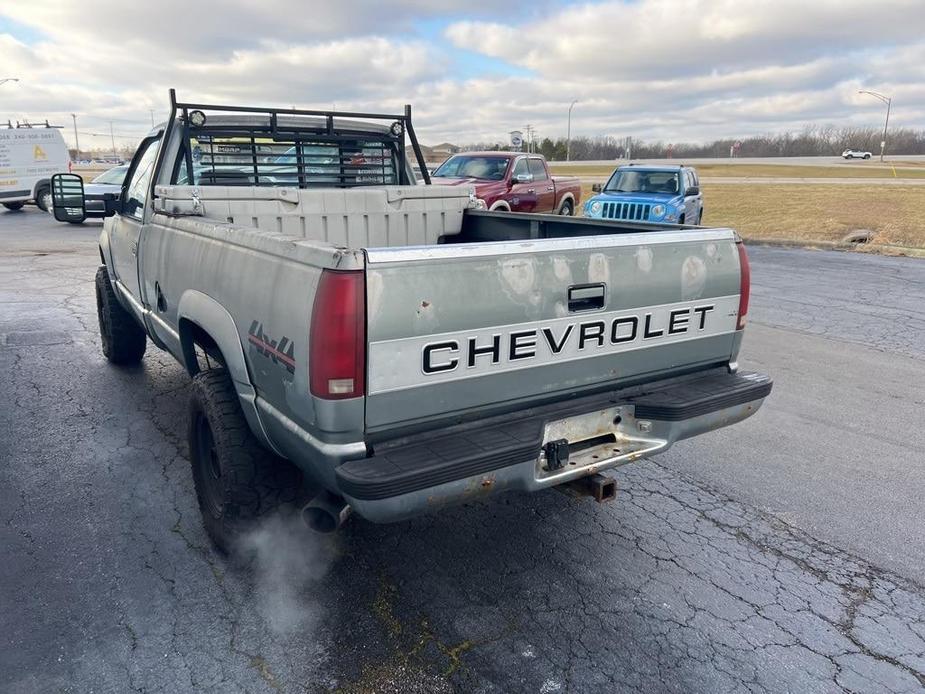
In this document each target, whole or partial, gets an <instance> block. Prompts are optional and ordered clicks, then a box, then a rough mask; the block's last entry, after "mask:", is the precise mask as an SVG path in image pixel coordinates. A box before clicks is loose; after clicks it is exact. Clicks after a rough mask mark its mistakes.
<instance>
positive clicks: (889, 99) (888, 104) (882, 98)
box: [858, 89, 893, 161]
mask: <svg viewBox="0 0 925 694" xmlns="http://www.w3.org/2000/svg"><path fill="white" fill-rule="evenodd" d="M858 94H870V95H871V96H872V97H874V98H875V99H880V101H882V102H883V103H885V104H886V121H885V122H884V123H883V139H882V140H880V161H883V151H884V150H885V149H886V129H887V128H888V127H889V125H890V107H891V106H892V105H893V97H891V96H885V95H883V94H878V93H877V92H872V91H868V90H867V89H858Z"/></svg>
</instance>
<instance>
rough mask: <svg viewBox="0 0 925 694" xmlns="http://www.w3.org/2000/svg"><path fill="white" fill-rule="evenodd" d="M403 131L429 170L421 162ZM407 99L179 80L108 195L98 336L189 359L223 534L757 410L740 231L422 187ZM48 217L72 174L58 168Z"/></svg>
mask: <svg viewBox="0 0 925 694" xmlns="http://www.w3.org/2000/svg"><path fill="white" fill-rule="evenodd" d="M406 153H408V154H409V156H410V154H411V153H413V154H414V156H415V158H416V159H417V163H418V165H419V166H420V167H421V171H422V172H423V176H424V178H425V180H424V181H423V183H424V185H421V184H419V183H418V182H417V181H416V180H415V177H414V173H413V169H412V167H411V166H410V164H409V162H408V158H407V157H406ZM428 183H429V180H428V179H427V169H426V165H425V164H424V161H423V158H422V157H421V155H420V148H419V147H418V144H417V141H416V139H415V137H414V130H413V127H412V123H411V111H410V107H406V108H405V111H404V113H399V114H391V115H389V114H367V113H333V112H318V111H286V110H277V109H270V108H244V107H233V106H217V105H201V104H192V103H178V102H177V101H176V98H175V96H174V95H173V92H171V112H170V116H169V118H168V120H167V122H166V123H165V124H164V125H162V126H159V127H156V128H154V129H153V130H152V131H151V132H150V133H149V135H148V136H147V137H146V138H145V139H144V140H143V141H142V143H141V145H140V146H139V148H138V151H137V152H136V154H135V157H134V159H133V161H132V163H131V167H130V170H129V172H128V175H127V176H126V179H125V184H124V186H123V188H122V192H121V195H113V196H112V197H111V199H107V200H106V206H107V207H106V210H107V211H106V214H107V215H109V216H108V217H107V219H106V220H105V223H104V227H103V232H102V234H101V236H100V268H99V271H98V273H97V277H96V292H97V302H98V308H99V319H100V333H101V339H102V344H103V352H104V354H105V355H106V357H107V358H108V359H109V360H110V361H111V362H113V363H116V364H137V363H138V362H139V361H141V360H142V357H143V355H144V353H145V349H146V345H147V343H148V341H150V342H151V343H153V344H154V345H156V346H157V347H159V348H161V349H164V350H167V351H168V352H169V353H170V354H172V355H173V356H174V357H175V358H176V359H177V360H178V361H179V362H180V363H181V364H182V365H183V366H184V367H185V368H186V370H187V371H188V372H189V374H190V376H191V377H192V379H193V388H192V396H191V404H190V409H189V423H188V430H189V449H190V459H191V463H192V471H193V479H194V481H195V486H196V493H197V496H198V499H199V504H200V508H201V510H202V514H203V519H204V522H205V527H206V530H207V531H208V533H209V535H210V537H211V538H212V539H213V541H215V543H216V544H217V545H218V546H219V547H220V548H222V549H225V550H228V549H230V548H232V547H233V542H234V538H235V536H236V535H237V534H238V533H239V532H240V531H241V530H242V529H244V528H246V527H247V526H248V525H250V524H251V523H253V522H254V521H255V520H256V519H258V518H260V517H261V516H263V515H265V514H267V513H271V512H273V511H275V510H276V509H278V508H279V507H280V506H281V505H284V504H289V505H291V504H299V505H300V506H301V507H302V512H303V516H304V517H305V519H306V521H307V522H308V523H309V524H310V525H311V526H312V527H314V528H315V529H318V530H333V529H336V528H337V527H339V526H340V525H341V523H342V522H343V521H344V519H345V518H346V517H347V515H348V513H349V512H350V511H351V510H352V511H353V512H355V513H357V514H358V515H360V516H362V517H364V518H367V519H369V520H372V521H376V522H385V521H393V520H397V519H402V518H407V517H409V516H413V515H415V514H420V513H424V512H436V511H439V510H440V509H442V508H445V507H447V506H449V505H452V504H458V503H461V502H465V501H467V500H472V499H476V498H480V497H484V496H488V495H492V494H497V493H500V492H511V491H517V492H534V491H538V490H541V489H545V488H549V487H554V486H557V485H567V486H568V487H569V488H570V489H572V490H573V491H578V492H581V493H585V494H589V495H592V496H594V497H596V498H597V499H598V500H599V501H603V500H608V499H610V498H612V497H613V495H614V491H615V488H614V483H613V479H612V478H610V477H608V476H607V475H604V474H602V473H603V472H604V471H605V470H608V469H611V468H614V467H616V466H618V465H621V464H623V463H626V462H629V461H633V460H637V459H640V458H643V457H645V456H649V455H652V454H654V453H658V452H660V451H664V450H665V449H667V448H668V447H669V446H671V445H672V444H673V443H674V442H675V441H678V440H680V439H684V438H688V437H691V436H696V435H698V434H702V433H704V432H707V431H710V430H713V429H717V428H719V427H723V426H727V425H730V424H734V423H736V422H739V421H741V420H743V419H745V418H746V417H748V416H750V415H752V414H754V412H755V411H756V410H757V409H758V408H759V407H760V405H761V403H762V401H763V400H764V398H765V397H766V396H767V395H768V393H769V392H770V390H771V382H770V380H769V379H768V378H767V377H766V376H763V375H760V374H756V373H743V372H741V371H739V370H738V368H737V364H736V356H737V354H738V351H739V345H740V343H741V340H742V334H743V329H744V328H745V318H746V312H747V308H748V294H749V271H748V262H747V258H746V254H745V249H744V247H743V245H742V243H741V241H740V239H739V238H738V236H737V235H736V234H735V232H733V231H732V230H730V229H705V228H696V229H693V228H684V227H668V228H666V227H665V225H648V224H633V223H626V222H614V221H609V220H586V219H576V218H569V217H562V216H556V215H529V214H518V213H502V212H488V211H484V210H479V209H475V207H476V204H475V202H474V197H473V196H472V194H471V191H469V190H468V189H467V188H465V187H462V186H431V185H427V184H428ZM53 193H54V208H55V209H54V212H55V215H56V217H57V218H58V219H60V220H62V221H80V220H82V218H83V216H84V215H85V214H86V211H85V201H84V198H83V191H82V183H81V181H80V179H79V178H77V177H74V176H70V175H67V174H63V175H59V176H56V177H55V179H54V181H53Z"/></svg>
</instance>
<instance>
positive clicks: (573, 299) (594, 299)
mask: <svg viewBox="0 0 925 694" xmlns="http://www.w3.org/2000/svg"><path fill="white" fill-rule="evenodd" d="M601 308H604V285H603V284H574V285H572V286H571V287H569V288H568V310H569V311H596V310H597V309H601Z"/></svg>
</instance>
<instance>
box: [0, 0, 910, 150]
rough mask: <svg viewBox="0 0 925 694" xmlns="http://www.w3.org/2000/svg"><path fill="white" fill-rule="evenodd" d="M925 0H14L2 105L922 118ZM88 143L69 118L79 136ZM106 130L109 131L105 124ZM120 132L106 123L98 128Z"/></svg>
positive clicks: (672, 128)
mask: <svg viewBox="0 0 925 694" xmlns="http://www.w3.org/2000/svg"><path fill="white" fill-rule="evenodd" d="M923 29H925V0H811V1H809V2H807V1H806V0H748V1H745V0H624V1H620V0H618V1H610V2H551V1H549V0H531V1H530V2H520V1H519V0H507V1H506V2H500V1H499V0H491V1H483V0H469V1H468V2H465V3H463V2H460V1H459V0H390V2H378V1H355V0H338V1H337V2H324V3H322V2H305V1H304V0H303V1H301V2H300V1H298V0H260V1H259V2H257V1H256V0H226V1H225V2H222V3H221V4H219V3H213V2H208V1H206V2H203V1H201V0H200V1H199V2H197V1H196V0H193V1H192V2H191V1H190V0H157V1H156V2H139V3H129V2H124V1H120V2H112V1H110V0H80V2H77V1H75V0H4V1H3V2H2V4H0V79H3V78H6V77H18V78H19V79H20V81H19V82H18V83H15V82H7V83H6V84H3V85H0V119H2V120H3V121H5V120H6V119H7V118H12V119H14V120H15V119H17V118H20V119H22V118H24V117H25V118H32V119H37V118H45V117H49V118H51V119H52V120H53V121H55V122H57V123H60V124H66V125H70V124H71V118H70V114H71V113H72V112H73V113H76V114H77V119H78V121H77V122H78V129H79V131H80V132H81V133H83V134H82V135H81V145H82V146H83V147H84V148H86V147H88V146H95V147H105V146H106V145H107V144H108V139H109V138H108V133H109V122H110V120H111V121H112V122H113V130H114V131H115V133H116V135H117V136H118V137H119V138H120V139H119V143H121V144H127V143H129V142H134V141H136V140H137V139H138V137H139V136H141V135H143V134H144V132H145V130H146V128H147V127H148V126H150V123H151V113H150V110H151V109H153V110H154V116H155V117H156V118H157V119H159V120H160V119H162V118H163V117H164V116H165V115H166V102H167V88H168V87H176V88H177V90H178V92H179V95H180V97H181V98H183V99H187V100H191V101H195V100H202V101H218V100H220V101H229V102H232V103H238V104H257V105H266V104H274V105H286V106H290V105H296V106H298V107H303V108H315V107H330V106H331V105H332V104H336V106H337V108H339V109H351V110H389V111H393V110H395V109H396V108H400V107H401V105H402V104H404V103H411V104H413V106H414V109H415V111H414V112H415V122H416V126H417V130H418V135H419V138H420V139H421V141H423V142H425V143H430V144H435V143H437V142H440V141H442V140H450V141H453V142H472V141H502V140H505V139H506V138H507V133H508V131H510V130H513V129H519V128H523V126H524V125H526V124H527V123H530V124H532V125H534V126H535V127H536V129H537V131H538V133H539V136H540V137H543V136H551V137H556V136H563V135H565V130H566V112H567V109H568V105H569V103H570V102H571V101H572V100H573V99H577V100H578V102H579V103H578V104H577V105H576V106H575V109H574V111H573V120H572V132H573V134H584V135H603V134H607V135H615V136H619V137H622V136H625V135H632V136H634V137H637V138H642V139H646V140H653V139H662V140H666V141H674V142H679V141H703V140H709V139H713V138H715V137H735V136H743V135H748V134H752V133H761V132H780V131H783V130H797V129H800V128H802V127H803V126H804V125H806V124H810V123H815V124H819V125H824V124H835V125H861V126H868V125H874V126H878V125H879V124H880V123H881V122H882V118H883V107H882V106H881V104H880V103H879V102H877V101H876V100H874V99H873V98H871V97H867V96H863V95H858V94H857V90H858V89H860V88H865V89H872V90H875V91H879V92H884V93H888V94H891V95H893V97H894V102H895V105H894V113H893V120H892V122H894V123H896V124H897V125H908V126H912V127H917V128H923V127H925V31H923ZM65 132H66V133H67V137H68V139H69V140H72V138H73V135H72V134H71V133H72V131H71V129H70V128H68V129H67V130H66V131H65ZM94 133H96V134H97V135H93V134H94ZM103 133H105V137H101V135H100V134H103Z"/></svg>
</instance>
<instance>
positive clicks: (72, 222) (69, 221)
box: [67, 219, 83, 224]
mask: <svg viewBox="0 0 925 694" xmlns="http://www.w3.org/2000/svg"><path fill="white" fill-rule="evenodd" d="M67 223H68V224H83V222H76V221H74V220H73V219H69V220H67Z"/></svg>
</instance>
